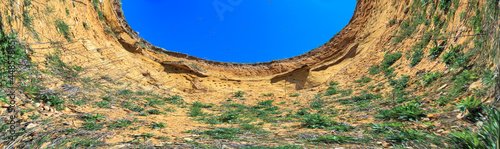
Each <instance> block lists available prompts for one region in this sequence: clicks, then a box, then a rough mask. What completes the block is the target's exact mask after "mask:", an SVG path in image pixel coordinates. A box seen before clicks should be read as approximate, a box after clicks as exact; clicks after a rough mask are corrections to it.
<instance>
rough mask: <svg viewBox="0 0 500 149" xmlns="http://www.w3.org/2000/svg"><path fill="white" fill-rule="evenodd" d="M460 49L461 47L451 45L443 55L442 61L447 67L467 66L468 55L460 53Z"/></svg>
mask: <svg viewBox="0 0 500 149" xmlns="http://www.w3.org/2000/svg"><path fill="white" fill-rule="evenodd" d="M462 49H463V47H462V45H457V46H453V45H451V48H450V51H448V52H445V53H444V55H443V59H442V61H443V62H444V63H446V65H448V66H457V67H465V66H467V65H468V62H469V55H467V54H465V53H464V52H461V50H462Z"/></svg>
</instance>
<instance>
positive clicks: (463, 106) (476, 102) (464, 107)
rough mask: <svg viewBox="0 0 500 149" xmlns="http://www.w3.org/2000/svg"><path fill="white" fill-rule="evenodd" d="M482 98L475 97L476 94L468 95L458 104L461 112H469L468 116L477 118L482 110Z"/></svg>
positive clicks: (473, 118)
mask: <svg viewBox="0 0 500 149" xmlns="http://www.w3.org/2000/svg"><path fill="white" fill-rule="evenodd" d="M481 104H482V103H481V100H480V99H475V98H474V96H470V97H467V99H465V100H463V101H462V102H460V103H458V104H457V107H458V108H459V110H460V111H461V112H467V115H466V116H465V117H466V118H468V119H470V120H475V118H476V117H478V116H479V115H480V113H481V112H482V105H481Z"/></svg>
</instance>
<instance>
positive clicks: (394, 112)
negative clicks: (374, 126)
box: [376, 103, 426, 121]
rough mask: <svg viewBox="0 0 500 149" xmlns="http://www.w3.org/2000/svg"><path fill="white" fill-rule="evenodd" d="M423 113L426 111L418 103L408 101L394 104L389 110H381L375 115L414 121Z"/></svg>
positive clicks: (422, 115) (382, 117)
mask: <svg viewBox="0 0 500 149" xmlns="http://www.w3.org/2000/svg"><path fill="white" fill-rule="evenodd" d="M425 113H426V112H425V111H424V110H423V109H422V108H421V104H420V103H408V104H404V105H399V106H396V107H394V108H392V109H389V110H382V111H380V112H379V115H377V116H376V117H377V118H381V119H401V120H407V121H408V120H409V121H416V120H419V119H420V118H421V117H424V116H425V115H426V114H425Z"/></svg>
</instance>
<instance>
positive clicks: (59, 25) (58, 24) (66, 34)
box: [56, 20, 71, 42]
mask: <svg viewBox="0 0 500 149" xmlns="http://www.w3.org/2000/svg"><path fill="white" fill-rule="evenodd" d="M56 27H57V28H58V29H59V33H61V34H63V35H64V38H66V40H68V41H69V42H71V38H70V37H69V35H70V32H69V27H68V25H66V23H65V22H64V21H62V20H56Z"/></svg>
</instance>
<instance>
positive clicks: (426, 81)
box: [422, 71, 444, 86]
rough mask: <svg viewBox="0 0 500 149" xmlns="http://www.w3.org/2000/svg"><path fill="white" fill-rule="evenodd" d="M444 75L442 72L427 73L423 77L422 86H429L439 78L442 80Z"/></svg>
mask: <svg viewBox="0 0 500 149" xmlns="http://www.w3.org/2000/svg"><path fill="white" fill-rule="evenodd" d="M443 75H444V74H443V73H441V72H434V73H432V72H430V71H429V72H427V74H426V75H424V76H422V84H423V85H425V86H429V85H430V84H431V83H432V82H433V81H436V80H437V79H438V78H441V77H442V76H443Z"/></svg>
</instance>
